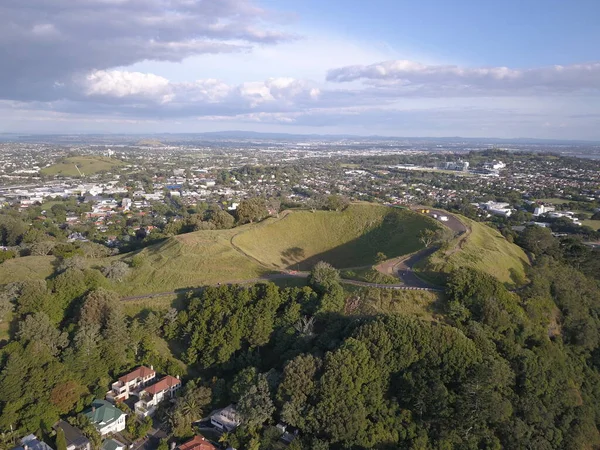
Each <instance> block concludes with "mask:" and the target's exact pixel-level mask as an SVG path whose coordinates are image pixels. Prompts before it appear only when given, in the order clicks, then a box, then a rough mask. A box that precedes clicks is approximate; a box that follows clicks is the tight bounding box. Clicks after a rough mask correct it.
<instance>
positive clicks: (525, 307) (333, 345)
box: [0, 228, 600, 450]
mask: <svg viewBox="0 0 600 450" xmlns="http://www.w3.org/2000/svg"><path fill="white" fill-rule="evenodd" d="M539 230H541V229H539ZM519 243H520V244H521V245H522V246H523V248H525V249H526V250H527V251H528V252H529V253H530V256H531V258H532V260H533V261H534V263H533V266H532V268H531V269H530V271H529V273H528V279H529V280H530V283H529V284H528V285H527V286H526V287H525V288H523V289H521V290H519V291H518V292H512V291H509V290H508V289H507V288H506V287H505V286H504V285H502V284H501V283H500V282H498V281H497V280H496V279H495V278H493V277H491V276H489V275H486V274H482V273H479V272H477V271H475V270H471V269H459V270H457V271H455V272H454V273H453V274H452V275H451V276H450V278H449V281H448V284H447V287H446V292H445V294H444V296H443V300H442V306H441V308H442V313H443V314H441V315H440V316H439V317H438V319H436V320H425V319H420V318H416V317H412V316H408V315H403V314H379V315H374V316H364V315H359V314H356V315H349V314H345V313H344V306H345V297H346V294H345V292H344V289H343V288H342V286H341V285H340V283H339V274H338V273H337V271H336V270H335V269H334V268H332V267H331V266H329V265H328V264H325V263H319V264H317V265H316V266H315V268H314V269H313V271H312V273H311V276H310V278H309V282H308V286H305V287H294V288H279V287H277V286H275V285H274V284H270V283H264V284H256V285H252V286H245V287H242V286H219V287H206V288H205V289H204V290H203V291H201V292H199V293H195V294H189V295H188V297H186V298H185V299H183V301H182V302H181V306H180V307H178V309H175V308H171V309H167V310H158V311H149V310H145V311H142V312H141V313H139V314H138V315H136V316H135V317H129V316H127V315H126V314H125V313H124V311H123V304H122V303H121V302H120V301H119V300H120V299H119V297H118V296H117V295H116V294H114V293H112V292H110V291H107V290H106V289H105V288H104V287H103V286H104V284H103V280H104V277H103V275H102V274H101V273H100V272H99V271H97V270H94V269H84V268H82V267H81V266H79V265H78V264H76V263H74V260H73V258H64V260H63V261H62V263H61V264H60V265H59V266H58V268H57V272H56V273H55V274H54V275H53V276H52V277H50V278H49V279H48V280H46V281H40V280H37V281H26V282H21V283H16V284H12V285H9V286H6V287H5V289H4V290H3V292H2V296H1V298H0V305H2V308H4V310H6V311H8V310H11V311H12V320H11V322H10V335H11V339H10V341H9V342H8V343H7V344H6V345H5V346H4V347H3V348H2V350H1V355H0V433H1V435H0V436H1V437H2V442H0V448H5V447H10V445H8V443H10V442H13V441H14V438H15V437H16V436H23V435H24V434H28V433H34V432H36V433H39V434H40V435H41V436H47V435H48V433H50V432H51V428H52V425H53V424H54V423H55V422H56V421H57V420H58V419H59V418H61V417H62V418H66V419H68V420H71V421H72V422H73V423H75V424H77V425H79V426H80V427H81V428H82V429H84V431H86V433H87V434H89V435H90V436H91V437H92V441H93V442H94V443H95V445H97V443H98V437H97V436H94V431H93V428H91V427H90V426H89V423H86V422H85V419H84V418H83V416H82V415H80V414H79V413H81V412H82V411H83V410H84V409H85V408H86V407H88V406H89V405H90V404H91V402H92V400H93V399H94V398H97V397H100V398H102V397H104V395H105V393H106V391H107V390H108V388H109V386H110V383H111V381H113V380H114V379H115V378H116V377H118V376H119V375H121V374H123V373H125V372H127V371H129V370H131V369H132V368H134V367H136V366H137V365H140V364H145V365H153V366H154V368H155V369H156V370H157V371H158V372H160V373H168V374H171V375H181V376H182V377H183V379H184V389H183V390H182V392H181V394H180V396H179V397H178V398H177V401H176V402H175V403H174V404H172V405H170V404H166V405H165V406H164V407H163V408H161V410H160V411H159V412H158V418H159V419H160V420H163V421H164V423H166V424H167V427H168V431H169V433H170V434H171V435H172V436H173V438H174V439H176V440H178V441H182V440H184V439H186V438H188V437H190V436H192V435H193V434H194V429H193V426H192V423H193V422H194V421H197V420H198V419H200V418H202V417H204V416H205V415H206V414H207V413H208V412H209V411H211V410H212V409H213V408H217V407H223V406H226V405H228V404H229V403H232V402H233V403H235V404H236V405H237V409H238V412H239V413H240V415H241V416H242V419H243V424H242V426H240V427H239V428H238V429H237V430H235V431H234V432H232V433H228V434H225V435H224V436H223V442H225V443H227V444H229V445H231V446H233V447H236V448H238V449H253V450H259V449H264V450H268V449H274V448H276V442H277V440H278V434H277V432H276V431H275V428H274V425H275V424H276V423H277V422H279V421H283V422H285V423H287V424H288V425H290V426H292V427H295V428H296V429H297V430H298V436H299V437H298V438H297V439H296V440H294V441H293V442H292V444H290V446H289V448H290V449H292V450H297V449H307V450H308V449H317V450H319V449H323V450H324V449H332V450H335V449H362V448H366V449H370V448H373V449H390V450H392V449H479V448H490V449H494V448H496V449H500V448H523V449H528V448H531V449H552V448H561V449H581V448H594V447H596V446H598V445H600V433H599V431H598V424H599V423H600V372H599V369H600V332H599V331H600V288H599V285H598V280H597V279H594V276H598V273H600V271H596V272H595V273H591V272H590V267H591V266H590V265H591V264H593V263H592V262H590V261H592V260H593V259H594V258H597V256H598V254H597V253H586V252H588V250H585V251H583V250H581V249H579V248H578V246H577V243H576V242H571V243H570V242H567V241H562V242H561V241H558V240H556V239H555V238H553V237H552V235H551V234H548V231H547V230H545V231H538V229H535V228H532V229H527V230H526V231H525V232H524V233H523V234H522V235H521V236H520V237H519ZM596 261H598V259H596ZM592 267H593V266H592ZM163 344H164V345H166V346H168V347H169V348H170V349H171V351H172V352H173V354H174V356H175V357H173V356H171V355H170V354H169V355H165V353H164V351H162V350H161V345H163ZM146 426H147V424H145V423H144V422H139V423H136V422H130V423H129V424H128V430H129V431H130V433H131V435H132V436H139V435H141V434H143V433H144V432H145V430H146V428H144V427H146ZM11 430H12V432H11ZM49 439H53V438H49ZM51 442H53V441H51Z"/></svg>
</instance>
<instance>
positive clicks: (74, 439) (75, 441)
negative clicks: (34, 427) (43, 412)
mask: <svg viewBox="0 0 600 450" xmlns="http://www.w3.org/2000/svg"><path fill="white" fill-rule="evenodd" d="M58 428H60V429H62V430H63V431H64V433H65V439H66V441H67V447H69V446H71V445H73V446H75V447H81V446H83V445H86V444H87V443H88V442H90V441H89V439H88V438H86V437H85V436H84V435H83V433H82V432H81V430H80V429H79V428H75V427H74V426H73V425H71V424H70V423H69V422H65V421H64V420H60V421H59V422H58V423H57V424H56V425H55V426H54V429H58Z"/></svg>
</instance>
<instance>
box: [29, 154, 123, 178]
mask: <svg viewBox="0 0 600 450" xmlns="http://www.w3.org/2000/svg"><path fill="white" fill-rule="evenodd" d="M75 165H77V167H78V168H79V170H80V171H81V172H82V173H83V174H84V175H93V174H95V173H98V172H103V171H109V170H112V169H113V168H115V167H120V166H123V165H125V163H124V162H122V161H119V160H118V159H113V158H106V157H103V156H73V157H70V158H65V159H63V160H62V161H60V162H59V163H57V164H54V165H52V166H50V167H45V168H43V169H42V170H41V173H42V174H43V175H53V176H56V175H61V176H65V177H78V176H80V175H79V172H78V171H77V168H76V167H75Z"/></svg>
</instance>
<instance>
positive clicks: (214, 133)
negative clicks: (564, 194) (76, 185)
mask: <svg viewBox="0 0 600 450" xmlns="http://www.w3.org/2000/svg"><path fill="white" fill-rule="evenodd" d="M227 135H231V136H229V138H236V137H237V138H240V139H243V138H244V136H243V135H246V137H248V138H251V137H254V138H257V139H258V138H260V137H264V138H268V137H272V138H276V137H278V136H280V137H288V138H298V139H301V138H325V139H347V138H357V139H374V140H395V139H398V140H401V139H404V140H433V141H454V140H468V141H498V142H514V143H581V144H598V145H600V139H598V140H589V139H566V138H565V139H559V138H536V137H515V138H502V137H494V136H482V137H479V136H400V135H382V134H351V133H293V132H263V131H250V130H236V129H231V130H223V131H181V132H160V131H156V132H116V131H115V132H93V131H90V132H0V136H31V137H36V136H56V137H59V136H83V137H84V136H115V137H118V136H123V137H129V136H130V137H138V138H144V137H153V138H155V137H161V136H163V137H166V136H207V137H210V136H214V137H223V138H225V137H228V136H227ZM234 135H237V136H234Z"/></svg>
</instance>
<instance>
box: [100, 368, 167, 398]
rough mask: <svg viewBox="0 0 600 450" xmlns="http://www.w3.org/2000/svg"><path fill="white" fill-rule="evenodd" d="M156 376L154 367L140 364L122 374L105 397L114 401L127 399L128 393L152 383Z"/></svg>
mask: <svg viewBox="0 0 600 450" xmlns="http://www.w3.org/2000/svg"><path fill="white" fill-rule="evenodd" d="M155 378H156V372H155V371H154V367H152V366H150V368H148V367H146V366H140V367H138V368H137V369H135V370H134V371H133V372H130V373H128V374H127V375H123V376H122V377H121V378H119V381H115V382H114V383H113V384H112V389H111V390H110V391H109V392H108V393H107V394H106V399H107V400H111V401H114V402H122V401H123V400H127V399H128V398H129V395H130V394H131V393H133V392H136V391H138V390H139V389H141V388H143V387H145V386H147V385H148V384H150V383H152V382H153V381H154V379H155Z"/></svg>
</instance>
